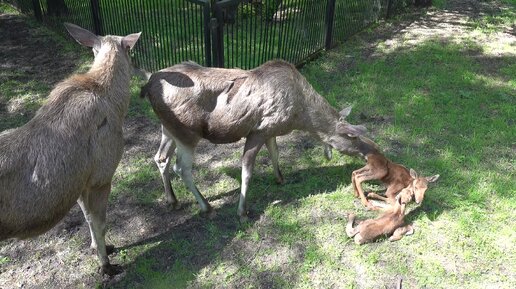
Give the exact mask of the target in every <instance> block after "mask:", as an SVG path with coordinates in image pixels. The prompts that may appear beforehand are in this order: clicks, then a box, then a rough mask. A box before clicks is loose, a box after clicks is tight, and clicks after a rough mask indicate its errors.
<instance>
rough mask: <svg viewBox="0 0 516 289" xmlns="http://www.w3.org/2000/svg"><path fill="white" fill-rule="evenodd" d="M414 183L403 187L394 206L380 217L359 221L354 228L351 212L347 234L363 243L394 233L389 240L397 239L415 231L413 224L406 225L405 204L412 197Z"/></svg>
mask: <svg viewBox="0 0 516 289" xmlns="http://www.w3.org/2000/svg"><path fill="white" fill-rule="evenodd" d="M413 189H414V188H413V187H412V185H410V186H409V187H407V188H405V189H403V190H402V191H401V192H400V193H399V194H398V195H397V196H396V201H395V203H394V205H393V206H392V207H389V209H387V210H386V211H385V212H384V213H382V214H381V215H380V217H378V218H376V219H369V220H365V221H362V222H360V223H359V225H358V226H356V227H354V228H353V222H354V221H355V215H354V214H349V216H348V223H347V225H346V234H347V235H348V236H349V237H354V238H355V243H357V244H359V245H362V244H364V243H368V242H371V241H373V240H375V239H377V238H378V237H380V236H382V235H387V236H389V235H392V236H391V237H390V238H389V241H397V240H399V239H401V238H403V235H410V234H412V233H414V229H413V228H412V226H411V225H405V221H404V217H405V206H406V204H407V203H408V202H410V201H411V199H412V194H413V192H412V190H413Z"/></svg>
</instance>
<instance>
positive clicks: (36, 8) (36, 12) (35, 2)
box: [32, 0, 43, 21]
mask: <svg viewBox="0 0 516 289" xmlns="http://www.w3.org/2000/svg"><path fill="white" fill-rule="evenodd" d="M32 6H33V7H34V16H35V17H36V19H37V20H38V21H43V14H42V13H41V5H40V4H39V0H32Z"/></svg>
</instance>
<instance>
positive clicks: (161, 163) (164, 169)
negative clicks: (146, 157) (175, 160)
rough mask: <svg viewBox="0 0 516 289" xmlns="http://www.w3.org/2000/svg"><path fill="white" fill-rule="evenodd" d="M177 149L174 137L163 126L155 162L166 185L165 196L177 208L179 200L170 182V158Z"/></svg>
mask: <svg viewBox="0 0 516 289" xmlns="http://www.w3.org/2000/svg"><path fill="white" fill-rule="evenodd" d="M175 149H176V144H175V142H174V139H172V137H171V136H170V133H169V132H168V131H167V129H166V128H165V127H163V126H161V143H160V145H159V149H158V152H157V153H156V155H155V156H154V162H156V165H157V166H158V169H159V172H160V175H161V179H162V181H163V186H164V187H165V198H166V200H167V203H169V204H171V205H172V207H173V208H176V207H177V205H178V201H177V198H176V195H175V194H174V190H173V189H172V184H171V182H170V158H171V156H172V154H173V153H174V150H175Z"/></svg>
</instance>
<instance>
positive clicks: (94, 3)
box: [90, 0, 104, 35]
mask: <svg viewBox="0 0 516 289" xmlns="http://www.w3.org/2000/svg"><path fill="white" fill-rule="evenodd" d="M90 3H91V16H92V17H93V29H94V30H95V34H97V35H104V32H103V31H102V30H103V29H102V22H101V19H100V5H99V0H90Z"/></svg>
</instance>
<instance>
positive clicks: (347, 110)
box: [339, 105, 353, 118]
mask: <svg viewBox="0 0 516 289" xmlns="http://www.w3.org/2000/svg"><path fill="white" fill-rule="evenodd" d="M351 108H353V107H352V106H351V105H350V106H348V107H345V108H344V109H343V110H341V111H340V112H339V115H340V118H346V117H347V116H348V115H349V114H350V113H351Z"/></svg>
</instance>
